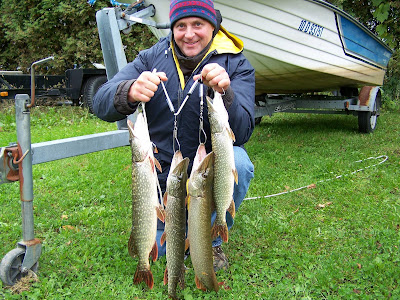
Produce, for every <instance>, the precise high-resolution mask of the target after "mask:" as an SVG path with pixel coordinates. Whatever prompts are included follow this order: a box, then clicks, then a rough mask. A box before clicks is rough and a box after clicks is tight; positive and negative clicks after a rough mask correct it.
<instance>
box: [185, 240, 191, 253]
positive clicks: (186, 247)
mask: <svg viewBox="0 0 400 300" xmlns="http://www.w3.org/2000/svg"><path fill="white" fill-rule="evenodd" d="M189 246H190V243H189V239H186V240H185V251H187V249H189Z"/></svg>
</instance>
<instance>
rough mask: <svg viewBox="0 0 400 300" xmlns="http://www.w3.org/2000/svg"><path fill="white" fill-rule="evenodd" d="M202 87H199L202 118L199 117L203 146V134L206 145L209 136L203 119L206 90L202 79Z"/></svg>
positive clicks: (200, 81)
mask: <svg viewBox="0 0 400 300" xmlns="http://www.w3.org/2000/svg"><path fill="white" fill-rule="evenodd" d="M199 83H200V87H199V94H200V116H199V122H200V125H199V143H200V144H201V143H202V142H201V134H203V136H204V144H205V143H206V142H207V134H206V132H205V131H204V117H203V111H204V89H203V81H202V80H201V78H200V79H199Z"/></svg>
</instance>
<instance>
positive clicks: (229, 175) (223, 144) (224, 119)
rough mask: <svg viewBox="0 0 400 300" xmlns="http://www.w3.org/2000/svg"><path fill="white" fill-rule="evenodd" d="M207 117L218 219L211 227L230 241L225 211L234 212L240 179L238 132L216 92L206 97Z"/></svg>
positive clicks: (215, 232)
mask: <svg viewBox="0 0 400 300" xmlns="http://www.w3.org/2000/svg"><path fill="white" fill-rule="evenodd" d="M207 105H208V118H209V120H210V127H211V144H212V149H213V152H214V156H215V158H214V201H215V206H216V214H217V215H216V219H215V222H214V225H213V227H212V229H211V231H212V236H213V238H215V237H217V236H218V235H220V236H221V237H222V240H223V241H224V242H227V241H228V227H227V224H226V211H227V210H228V209H229V211H230V213H231V215H232V216H233V217H234V216H235V207H234V202H233V198H232V196H233V188H234V183H235V182H236V183H237V180H238V178H237V171H236V168H235V160H234V155H233V142H234V140H235V136H234V134H233V132H232V130H231V128H230V126H229V122H228V118H229V117H228V113H227V111H226V109H225V106H224V103H223V100H222V97H221V94H219V93H217V92H215V97H214V99H213V100H212V99H211V98H209V97H207Z"/></svg>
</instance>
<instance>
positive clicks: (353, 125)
mask: <svg viewBox="0 0 400 300" xmlns="http://www.w3.org/2000/svg"><path fill="white" fill-rule="evenodd" d="M357 122H358V121H357V117H355V116H353V115H348V116H347V115H312V114H288V113H287V114H284V113H282V114H279V115H278V114H277V115H274V116H272V117H268V116H265V117H263V120H262V122H261V123H260V124H259V125H257V126H259V127H261V128H269V130H271V131H280V132H284V131H286V130H289V131H291V132H293V131H298V132H302V133H323V132H333V131H344V132H348V133H358V123H357ZM378 122H379V120H378ZM378 125H379V123H378Z"/></svg>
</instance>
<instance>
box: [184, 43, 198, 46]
mask: <svg viewBox="0 0 400 300" xmlns="http://www.w3.org/2000/svg"><path fill="white" fill-rule="evenodd" d="M197 43H198V42H191V43H190V42H186V45H189V46H193V45H196V44H197Z"/></svg>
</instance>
